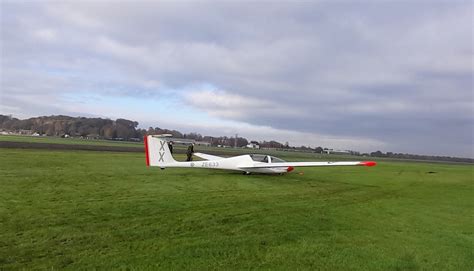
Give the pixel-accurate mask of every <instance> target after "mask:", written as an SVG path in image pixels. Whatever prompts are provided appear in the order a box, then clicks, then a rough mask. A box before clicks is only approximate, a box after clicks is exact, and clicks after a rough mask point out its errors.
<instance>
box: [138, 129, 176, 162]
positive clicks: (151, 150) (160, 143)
mask: <svg viewBox="0 0 474 271" xmlns="http://www.w3.org/2000/svg"><path fill="white" fill-rule="evenodd" d="M144 141H145V155H146V165H147V166H151V167H161V168H166V165H168V164H171V163H175V162H176V160H174V158H173V155H171V151H170V148H169V146H168V141H166V140H165V139H163V137H160V136H153V135H148V136H145V138H144Z"/></svg>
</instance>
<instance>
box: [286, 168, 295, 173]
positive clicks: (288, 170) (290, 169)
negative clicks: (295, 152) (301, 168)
mask: <svg viewBox="0 0 474 271" xmlns="http://www.w3.org/2000/svg"><path fill="white" fill-rule="evenodd" d="M293 169H295V168H294V167H288V168H287V169H286V172H290V171H293Z"/></svg>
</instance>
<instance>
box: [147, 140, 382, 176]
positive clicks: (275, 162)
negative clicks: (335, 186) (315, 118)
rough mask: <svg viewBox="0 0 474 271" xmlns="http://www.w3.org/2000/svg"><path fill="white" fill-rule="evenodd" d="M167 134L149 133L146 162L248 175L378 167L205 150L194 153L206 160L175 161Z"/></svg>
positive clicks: (354, 163)
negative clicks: (217, 153)
mask: <svg viewBox="0 0 474 271" xmlns="http://www.w3.org/2000/svg"><path fill="white" fill-rule="evenodd" d="M164 136H166V135H148V136H145V138H144V141H145V154H146V165H147V166H152V167H160V168H161V169H165V168H171V167H181V168H210V169H227V170H237V171H242V172H244V173H245V174H250V173H266V174H282V173H287V172H290V171H292V170H293V169H294V168H295V167H322V166H368V167H371V166H375V165H376V163H375V162H372V161H365V162H286V161H284V160H282V159H280V158H277V157H274V156H270V155H263V154H245V155H239V156H234V157H220V156H215V155H210V154H205V153H194V155H196V156H197V157H199V158H202V159H204V161H190V162H178V161H176V160H174V158H173V155H172V154H171V152H170V149H169V147H168V141H167V140H166V139H165V138H164Z"/></svg>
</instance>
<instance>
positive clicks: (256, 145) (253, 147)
mask: <svg viewBox="0 0 474 271" xmlns="http://www.w3.org/2000/svg"><path fill="white" fill-rule="evenodd" d="M245 147H247V148H249V149H260V145H259V144H258V142H255V141H251V142H250V143H249V144H247V146H245Z"/></svg>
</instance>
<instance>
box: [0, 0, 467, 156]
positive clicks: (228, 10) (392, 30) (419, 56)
mask: <svg viewBox="0 0 474 271" xmlns="http://www.w3.org/2000/svg"><path fill="white" fill-rule="evenodd" d="M2 7H3V8H2V44H3V46H2V74H3V75H2V77H3V80H2V96H3V97H6V96H8V98H10V99H9V101H11V100H12V99H13V98H14V97H17V96H18V95H20V94H21V93H22V92H25V91H30V92H34V93H36V94H38V96H41V95H45V96H48V95H52V93H57V92H58V91H57V89H59V88H61V90H62V91H67V92H82V91H86V90H87V91H93V92H97V93H102V94H103V95H111V96H113V95H119V96H127V95H128V96H134V97H136V96H140V97H143V98H153V97H154V96H155V95H169V96H173V97H178V98H182V99H184V101H185V102H186V103H187V104H188V105H190V106H193V107H195V108H197V109H199V110H202V111H206V112H209V113H210V114H212V115H214V116H220V117H222V118H223V119H231V120H238V121H242V122H246V123H250V124H258V125H265V126H271V127H274V128H280V129H292V130H295V131H301V132H309V133H317V134H328V135H340V136H346V137H350V136H354V137H359V138H367V139H374V140H378V141H382V142H385V143H386V144H387V147H386V148H387V149H386V150H388V151H406V152H410V151H411V150H413V152H420V153H429V154H451V155H453V154H455V155H461V156H471V157H472V156H473V153H472V147H471V146H472V136H473V132H472V131H473V114H472V113H473V112H472V108H473V105H474V104H473V80H472V78H473V77H472V76H473V74H472V57H473V44H472V31H471V29H470V26H471V24H472V16H473V14H472V3H471V2H469V1H455V2H449V3H448V2H441V1H440V2H436V1H435V2H425V1H418V2H384V3H378V2H371V1H367V2H360V1H356V2H335V3H329V2H316V3H308V2H299V3H296V4H294V3H286V2H275V3H266V2H263V3H250V2H247V3H243V4H242V3H237V2H227V3H225V2H224V3H210V2H192V3H180V2H178V3H171V2H154V1H144V2H133V3H132V2H124V3H120V4H119V3H118V2H99V3H93V2H65V3H57V2H54V3H53V2H51V3H48V2H42V3H35V4H25V3H23V4H20V5H17V4H13V2H5V1H4V2H2ZM11 14H15V16H12V15H11ZM4 15H5V16H4ZM15 70H28V71H30V72H29V73H27V74H26V75H25V77H24V78H23V82H21V81H22V80H21V79H19V78H17V77H15V76H14V72H15ZM51 77H53V79H51V80H54V81H57V82H60V81H61V80H64V78H67V80H66V81H68V83H67V86H61V87H60V86H59V85H56V84H50V86H52V87H53V88H54V86H56V89H55V90H51V89H48V88H47V87H46V88H40V87H37V86H40V85H41V82H43V81H44V79H41V78H51ZM202 85H204V86H206V85H210V86H212V87H213V88H216V89H218V90H219V91H221V92H222V93H225V94H228V95H230V96H231V97H232V95H236V96H238V97H246V98H248V99H247V100H248V101H256V100H257V101H258V100H260V101H265V104H266V106H259V105H258V104H253V103H251V102H249V103H247V104H239V103H237V104H231V105H230V106H229V107H227V108H226V109H225V110H223V109H222V108H221V107H219V106H214V107H213V106H210V105H209V104H206V103H199V102H195V101H192V99H191V100H189V99H186V98H185V97H190V95H191V96H192V95H193V93H194V94H196V93H199V91H201V90H202V89H201V88H200V87H196V88H195V86H202ZM20 88H21V90H18V89H20ZM234 97H235V96H234ZM2 103H3V104H4V105H5V106H11V103H9V102H7V99H2ZM18 103H21V102H19V100H18ZM23 103H24V104H25V106H27V104H28V102H27V101H23ZM269 104H270V105H272V106H268V105H269ZM354 148H355V149H357V146H354Z"/></svg>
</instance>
